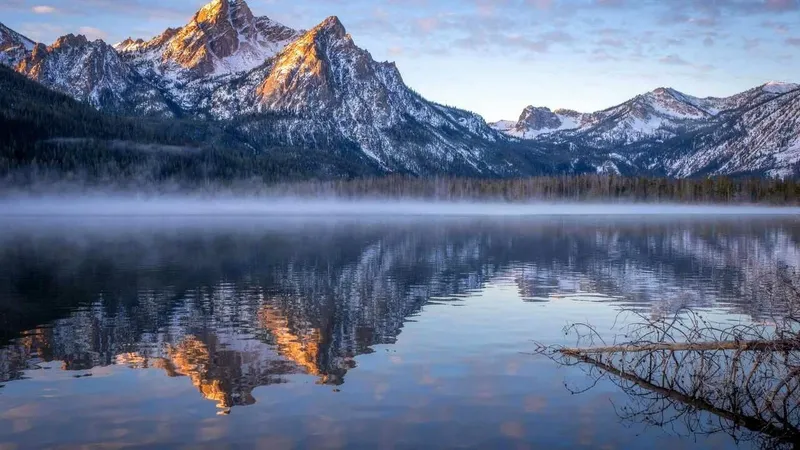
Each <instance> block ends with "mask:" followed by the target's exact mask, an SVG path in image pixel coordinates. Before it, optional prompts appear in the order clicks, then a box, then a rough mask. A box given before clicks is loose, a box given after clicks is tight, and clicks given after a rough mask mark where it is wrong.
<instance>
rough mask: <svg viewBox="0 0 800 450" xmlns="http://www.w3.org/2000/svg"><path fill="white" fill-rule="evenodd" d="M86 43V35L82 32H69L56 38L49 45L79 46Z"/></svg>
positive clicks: (55, 46)
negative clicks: (76, 33) (75, 33)
mask: <svg viewBox="0 0 800 450" xmlns="http://www.w3.org/2000/svg"><path fill="white" fill-rule="evenodd" d="M88 43H89V40H88V39H86V36H84V35H82V34H79V35H74V34H72V33H70V34H67V35H64V36H61V37H60V38H58V39H56V41H55V42H54V43H53V45H51V47H52V48H63V47H79V46H82V45H86V44H88Z"/></svg>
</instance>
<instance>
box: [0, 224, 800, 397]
mask: <svg viewBox="0 0 800 450" xmlns="http://www.w3.org/2000/svg"><path fill="white" fill-rule="evenodd" d="M16 225H17V226H13V227H9V229H10V232H9V233H7V234H6V235H4V236H3V238H2V241H0V267H3V268H4V270H3V273H2V274H1V275H0V277H1V278H0V314H1V317H2V325H3V327H2V330H3V331H2V336H0V339H2V340H3V344H4V345H3V347H2V348H1V349H0V382H13V381H14V380H20V379H24V378H25V377H26V376H30V374H31V371H35V370H39V369H41V370H45V369H43V367H48V363H51V362H58V363H59V365H60V368H61V369H62V370H66V371H73V372H75V375H78V376H81V375H88V374H90V373H91V371H92V369H94V368H97V367H103V366H109V365H122V366H127V367H130V368H134V369H146V368H147V369H158V370H161V371H163V373H164V375H165V376H168V377H187V378H188V379H190V380H191V383H192V384H193V385H194V386H195V388H196V389H197V391H199V392H200V394H202V396H203V397H205V398H207V399H208V400H210V401H213V402H215V403H216V405H217V406H218V408H219V409H220V411H221V412H228V411H229V410H230V408H232V407H236V406H243V405H252V404H253V403H255V402H256V400H255V397H254V395H253V390H254V389H255V388H256V387H261V386H270V385H275V384H281V383H287V382H290V381H291V380H292V376H293V375H298V374H301V375H309V376H313V377H314V378H315V380H316V382H317V383H320V384H324V385H331V386H339V385H341V384H342V383H345V381H346V379H347V374H348V372H349V371H351V370H353V369H354V368H356V366H357V357H358V356H359V355H364V354H368V353H370V352H372V351H373V349H374V348H375V346H376V345H381V344H393V343H394V342H396V340H397V339H398V336H400V334H401V332H402V330H403V327H404V324H405V323H407V321H409V320H413V318H414V317H415V316H416V315H418V314H420V313H421V311H422V310H423V308H424V306H425V305H426V304H428V303H430V302H446V301H447V302H450V301H458V299H459V298H463V297H464V296H466V295H469V294H470V293H473V292H477V291H479V290H481V289H483V288H484V287H486V286H487V285H488V284H491V283H493V282H495V281H496V280H499V279H509V280H513V282H514V283H515V284H516V286H517V290H518V296H519V298H520V302H558V301H566V300H569V301H588V302H598V301H600V302H609V303H610V306H614V307H617V306H620V305H622V306H636V307H638V308H643V309H647V310H653V311H656V312H657V311H670V310H675V309H676V308H679V307H681V306H687V305H688V306H692V307H695V308H698V307H703V308H710V307H719V306H722V307H724V308H726V309H727V310H728V311H730V312H732V313H736V314H747V315H749V316H751V317H756V318H758V317H760V316H761V315H763V314H764V313H765V312H767V311H768V308H769V305H765V304H763V302H762V299H761V297H760V296H759V295H758V290H757V287H758V286H760V285H761V284H762V283H763V282H764V280H769V277H770V274H774V273H775V271H776V268H777V267H778V266H779V265H780V264H788V265H792V266H798V265H800V247H798V244H800V229H799V228H798V227H797V222H796V221H794V220H785V219H784V220H768V219H759V220H748V221H735V220H728V221H724V222H706V221H688V222H687V221H676V220H672V221H647V222H636V221H633V220H628V221H623V222H619V221H613V222H611V221H599V222H598V221H587V220H583V221H580V220H579V221H576V219H572V220H571V221H564V220H537V221H526V220H515V221H485V222H482V221H469V222H464V221H442V222H430V221H429V222H426V223H417V222H409V223H401V224H386V223H354V222H349V221H331V222H325V223H319V222H316V223H302V222H294V221H277V222H276V221H272V222H264V221H253V222H245V223H235V224H232V223H222V224H210V225H203V224H199V225H198V224H194V225H193V226H189V227H177V226H175V225H176V224H173V223H162V222H159V221H158V220H155V219H153V221H151V222H143V223H133V224H131V223H126V224H121V223H118V222H114V220H113V219H104V220H101V219H98V222H96V223H93V224H91V225H90V226H87V225H86V224H77V223H69V224H66V225H65V224H58V225H54V226H31V224H29V223H17V224H16ZM79 225H80V226H79ZM178 229H179V230H180V231H175V230H178ZM471 326H475V325H471ZM446 336H447V333H443V337H442V339H447V337H446ZM531 337H532V338H536V337H537V336H535V335H534V336H531Z"/></svg>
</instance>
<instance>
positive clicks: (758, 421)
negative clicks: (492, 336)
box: [569, 354, 800, 448]
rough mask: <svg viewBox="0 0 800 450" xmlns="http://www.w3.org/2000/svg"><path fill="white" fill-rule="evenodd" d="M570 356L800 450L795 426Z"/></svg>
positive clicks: (582, 355)
mask: <svg viewBox="0 0 800 450" xmlns="http://www.w3.org/2000/svg"><path fill="white" fill-rule="evenodd" d="M569 356H572V357H574V358H577V359H579V360H580V361H581V362H583V363H586V364H590V365H592V366H594V367H597V368H598V369H601V370H603V371H605V372H606V373H609V374H611V375H614V376H616V377H619V378H621V379H623V380H627V381H629V382H632V383H634V384H635V385H636V386H638V387H640V388H642V389H645V390H648V391H651V392H654V393H656V394H659V395H661V396H663V397H664V398H666V399H671V400H673V401H676V402H680V403H683V404H684V405H689V406H691V407H693V408H696V409H697V410H701V411H706V412H709V413H711V414H714V415H716V416H718V417H721V418H724V419H726V420H729V421H731V423H733V424H734V425H735V426H740V427H744V428H746V429H748V430H750V431H754V432H757V433H761V434H764V435H767V436H769V437H771V438H774V439H776V440H777V441H778V442H780V443H785V444H789V445H791V447H792V448H800V435H798V430H797V429H796V428H794V427H792V424H785V426H784V427H781V426H778V425H776V424H774V423H770V422H768V421H765V420H763V419H762V418H761V417H753V416H749V415H744V414H742V413H741V412H737V411H731V410H727V409H724V408H719V407H717V406H715V405H713V404H712V403H710V402H709V401H707V400H706V399H703V398H701V397H694V396H690V395H686V394H684V393H682V392H680V391H677V390H674V389H668V388H665V387H662V386H658V385H656V384H654V383H651V382H649V381H647V380H645V379H644V378H641V377H639V376H637V375H635V374H632V373H628V372H626V371H623V370H620V369H618V368H617V367H614V366H613V365H611V364H606V363H604V362H602V361H601V360H600V359H595V358H592V357H590V356H587V355H584V354H570V355H569Z"/></svg>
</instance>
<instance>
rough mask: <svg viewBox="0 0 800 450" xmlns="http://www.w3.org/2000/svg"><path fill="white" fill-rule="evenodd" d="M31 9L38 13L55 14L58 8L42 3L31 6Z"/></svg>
mask: <svg viewBox="0 0 800 450" xmlns="http://www.w3.org/2000/svg"><path fill="white" fill-rule="evenodd" d="M31 11H33V12H34V13H36V14H53V13H54V12H56V11H57V10H56V9H55V8H54V7H52V6H47V5H40V6H34V7H33V8H31Z"/></svg>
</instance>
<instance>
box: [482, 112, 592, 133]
mask: <svg viewBox="0 0 800 450" xmlns="http://www.w3.org/2000/svg"><path fill="white" fill-rule="evenodd" d="M588 116H589V115H588V114H581V113H579V112H577V111H573V110H570V109H557V110H555V111H551V110H550V108H547V107H536V106H528V107H527V108H525V109H524V110H523V111H522V114H521V115H520V116H519V119H518V120H517V121H516V122H514V121H510V120H501V121H499V122H495V123H492V124H491V126H492V127H493V128H494V129H496V130H498V131H501V132H503V133H505V134H507V135H510V136H514V137H518V138H522V139H533V138H535V137H537V136H540V135H543V134H548V133H552V132H555V131H562V130H574V129H576V128H579V127H580V126H581V125H583V123H584V121H585V120H587V118H588Z"/></svg>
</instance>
